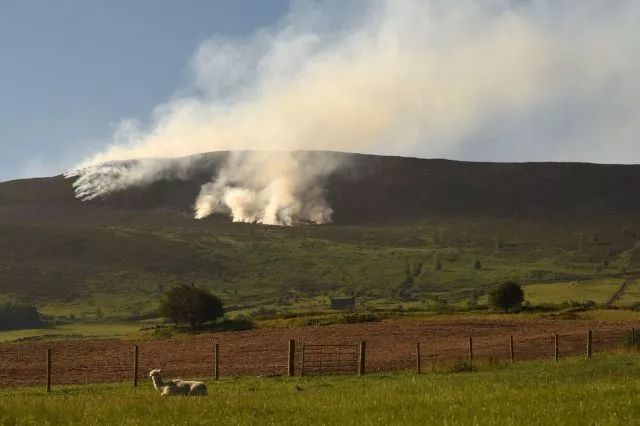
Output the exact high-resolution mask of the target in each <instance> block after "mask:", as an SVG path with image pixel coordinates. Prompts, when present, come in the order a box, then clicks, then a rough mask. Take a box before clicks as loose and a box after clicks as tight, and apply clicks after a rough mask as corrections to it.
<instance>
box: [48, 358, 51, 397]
mask: <svg viewBox="0 0 640 426" xmlns="http://www.w3.org/2000/svg"><path fill="white" fill-rule="evenodd" d="M47 392H51V348H49V349H47Z"/></svg>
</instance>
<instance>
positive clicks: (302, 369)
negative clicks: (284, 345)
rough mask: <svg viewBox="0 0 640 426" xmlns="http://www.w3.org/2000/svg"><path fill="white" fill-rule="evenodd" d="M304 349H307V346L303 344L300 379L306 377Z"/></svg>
mask: <svg viewBox="0 0 640 426" xmlns="http://www.w3.org/2000/svg"><path fill="white" fill-rule="evenodd" d="M304 349H305V344H304V343H303V344H302V355H301V360H300V377H302V376H304Z"/></svg>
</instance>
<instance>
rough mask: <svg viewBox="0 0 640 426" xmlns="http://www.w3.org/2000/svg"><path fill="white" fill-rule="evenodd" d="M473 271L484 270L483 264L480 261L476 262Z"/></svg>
mask: <svg viewBox="0 0 640 426" xmlns="http://www.w3.org/2000/svg"><path fill="white" fill-rule="evenodd" d="M473 269H475V270H476V271H479V270H480V269H482V263H481V262H480V261H479V260H476V261H475V262H473Z"/></svg>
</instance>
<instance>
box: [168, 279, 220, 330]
mask: <svg viewBox="0 0 640 426" xmlns="http://www.w3.org/2000/svg"><path fill="white" fill-rule="evenodd" d="M160 315H162V316H163V317H165V318H167V319H169V320H170V321H172V322H175V323H177V324H180V323H183V324H188V325H189V326H190V327H191V328H192V329H199V328H201V327H202V325H203V324H204V323H205V322H209V321H215V320H217V319H218V318H221V317H222V316H223V315H224V308H223V306H222V301H221V300H220V299H219V298H218V297H217V296H215V295H213V294H211V293H210V292H209V291H207V290H205V289H202V288H198V287H195V286H188V285H184V284H183V285H179V286H177V287H174V288H172V289H171V290H169V293H167V295H166V296H165V297H164V299H162V301H161V302H160Z"/></svg>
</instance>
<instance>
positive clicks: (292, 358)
mask: <svg viewBox="0 0 640 426" xmlns="http://www.w3.org/2000/svg"><path fill="white" fill-rule="evenodd" d="M287 370H288V372H289V377H293V376H295V375H296V341H295V340H293V339H289V364H288V368H287Z"/></svg>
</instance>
